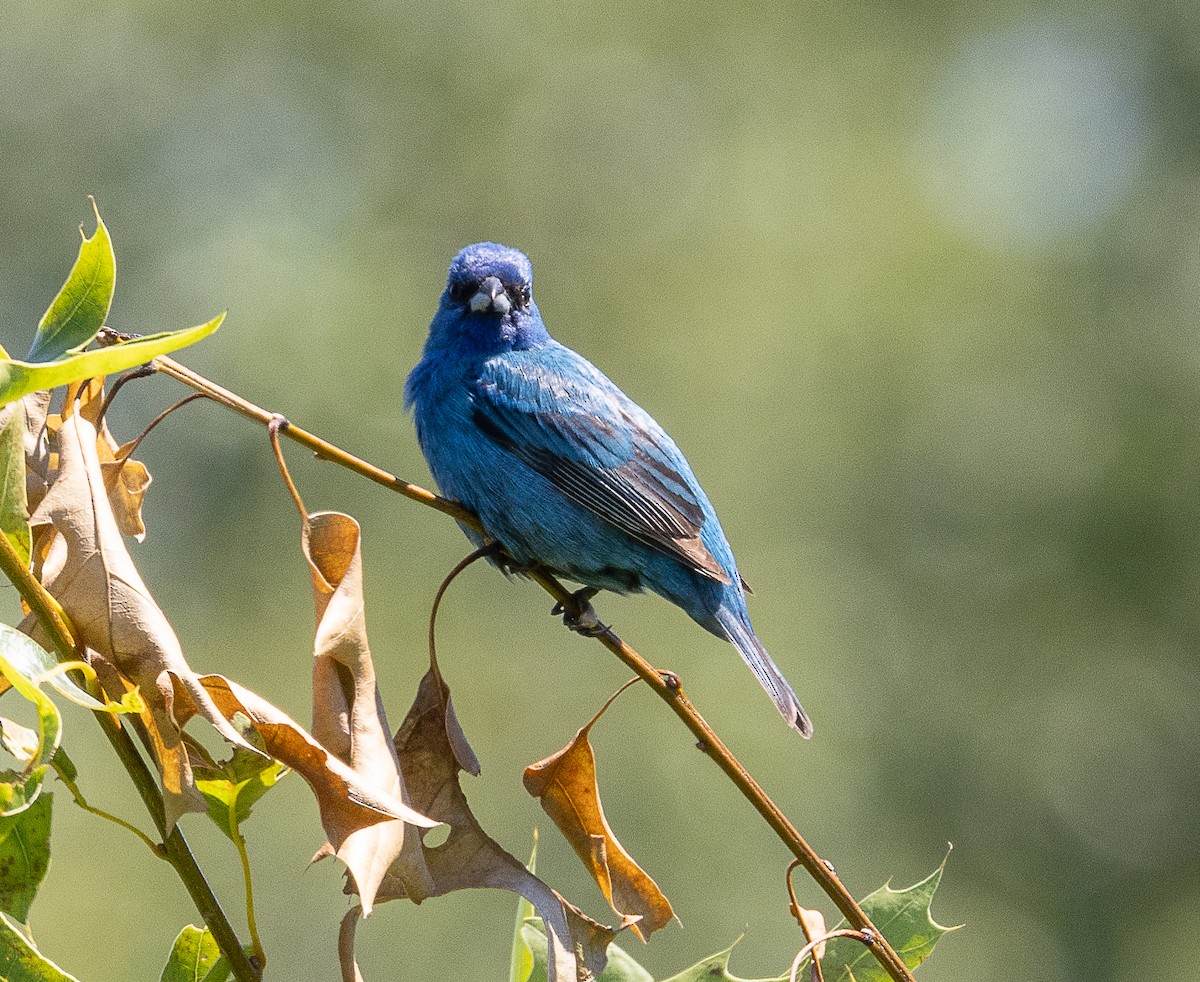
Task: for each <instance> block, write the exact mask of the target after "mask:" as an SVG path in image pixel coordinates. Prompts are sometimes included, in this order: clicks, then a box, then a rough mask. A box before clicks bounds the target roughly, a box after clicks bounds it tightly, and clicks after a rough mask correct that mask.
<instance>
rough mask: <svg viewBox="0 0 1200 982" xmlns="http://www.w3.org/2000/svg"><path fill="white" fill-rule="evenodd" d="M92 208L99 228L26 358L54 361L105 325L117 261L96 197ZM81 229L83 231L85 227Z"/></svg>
mask: <svg viewBox="0 0 1200 982" xmlns="http://www.w3.org/2000/svg"><path fill="white" fill-rule="evenodd" d="M92 209H93V210H94V211H95V212H96V231H95V232H94V233H93V235H92V237H91V238H90V239H89V238H88V237H87V236H84V238H83V242H82V243H81V244H80V246H79V256H78V257H77V258H76V260H75V265H74V266H72V267H71V272H70V273H69V274H68V275H67V281H66V282H65V283H64V284H63V285H62V289H60V290H59V291H58V296H56V297H55V298H54V300H53V301H51V303H50V306H49V307H48V308H47V310H46V313H45V314H43V315H42V319H41V322H40V323H39V324H38V329H37V334H35V335H34V338H33V344H32V345H31V346H30V348H29V354H28V355H26V360H27V361H30V362H39V363H40V362H49V361H55V360H56V359H58V358H61V357H62V356H63V355H65V354H67V353H68V352H70V351H76V350H79V349H81V348H82V347H83V346H84V345H86V344H87V343H88V342H89V341H91V340H92V338H94V337H95V336H96V333H97V332H98V331H99V330H100V328H101V327H103V326H104V318H106V317H107V316H108V311H109V308H110V307H111V306H112V298H113V287H114V284H115V283H116V276H117V265H116V258H115V257H114V256H113V248H112V240H111V239H110V238H109V237H108V229H107V228H105V226H104V221H103V219H101V217H100V210H99V209H98V208H97V207H96V202H95V200H94V199H93V201H92ZM79 231H80V233H81V234H82V232H83V228H82V227H80V230H79ZM84 377H86V376H84ZM43 388H49V386H43Z"/></svg>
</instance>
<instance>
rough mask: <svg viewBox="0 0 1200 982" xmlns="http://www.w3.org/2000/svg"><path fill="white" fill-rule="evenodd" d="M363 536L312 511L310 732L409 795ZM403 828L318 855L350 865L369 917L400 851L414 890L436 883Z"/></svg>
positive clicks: (382, 828)
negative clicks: (366, 598) (371, 634)
mask: <svg viewBox="0 0 1200 982" xmlns="http://www.w3.org/2000/svg"><path fill="white" fill-rule="evenodd" d="M361 538H362V531H361V529H360V528H359V525H358V522H356V521H355V520H354V519H353V518H351V517H350V516H349V515H343V514H340V513H338V512H319V513H317V514H314V515H309V516H308V520H307V521H306V522H305V524H304V535H303V541H302V545H303V549H304V556H305V558H306V559H307V560H308V565H309V570H310V572H311V573H312V583H313V601H314V603H315V605H316V611H317V633H316V643H315V646H314V653H315V658H314V661H313V725H312V733H313V736H314V737H315V738H316V739H317V740H318V741H320V743H321V744H323V745H324V746H325V747H326V748H327V749H328V750H329V751H330V752H332V753H334V754H336V755H337V756H338V757H339V758H340V759H341V760H342V761H343V762H344V763H346V764H348V765H350V767H351V768H352V769H353V770H354V772H355V773H357V774H360V775H362V777H363V778H365V779H366V780H368V781H369V782H370V783H371V784H372V785H373V786H375V787H378V788H380V789H381V790H383V791H386V792H387V793H388V794H389V795H392V796H393V797H395V798H398V799H400V800H401V801H407V800H408V796H407V793H406V791H405V788H404V779H403V776H402V774H401V771H400V759H399V757H397V755H396V745H395V744H394V743H393V742H392V737H391V731H390V730H389V729H388V724H387V717H386V716H385V715H384V710H383V700H382V699H381V698H380V696H379V688H378V686H377V685H376V683H375V666H374V663H373V662H372V661H371V649H370V645H369V644H368V642H367V626H366V616H365V611H364V606H363V583H362V551H361ZM405 833H406V829H405V825H404V822H401V821H390V822H379V823H377V824H375V825H371V826H369V827H367V828H362V829H358V830H356V831H354V832H351V833H350V834H349V835H347V836H346V837H345V839H344V840H343V841H342V842H341V844H340V846H338V847H337V848H336V850H335V849H334V848H333V847H332V845H331V844H326V846H323V847H322V848H321V850H320V851H319V852H318V853H317V856H316V857H315V858H318V859H319V858H322V857H324V856H327V855H334V856H336V857H337V858H338V859H340V860H341V861H342V862H343V863H345V864H346V867H347V869H349V871H350V874H351V876H353V877H354V882H355V885H356V887H357V892H358V895H359V899H360V902H361V904H362V916H363V917H366V916H367V915H368V914H370V913H371V907H372V905H373V904H374V902H375V891H376V890H377V889H378V888H379V884H380V883H381V882H382V880H383V877H384V874H385V873H387V871H388V868H389V867H390V866H391V865H392V863H393V862H394V861H395V860H396V859H397V858H398V857H400V856H401V855H402V854H404V855H406V856H407V857H408V861H407V862H406V863H404V864H402V866H403V868H406V869H412V870H414V871H415V873H416V875H418V876H420V878H421V882H420V883H419V884H415V885H414V888H415V890H416V892H423V891H426V890H428V889H429V888H430V887H431V886H432V884H430V883H429V882H428V872H427V871H425V870H424V863H423V860H422V858H421V843H420V839H419V838H418V837H417V836H415V835H406V834H405Z"/></svg>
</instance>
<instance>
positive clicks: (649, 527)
mask: <svg viewBox="0 0 1200 982" xmlns="http://www.w3.org/2000/svg"><path fill="white" fill-rule="evenodd" d="M539 354H540V356H541V357H539V358H538V359H536V360H535V359H534V358H533V357H531V353H530V352H511V353H509V354H507V355H505V356H503V357H502V358H499V359H493V360H492V361H491V362H489V363H488V366H487V369H486V371H485V372H484V373H483V375H482V377H481V378H480V380H479V382H478V383H477V385H476V386H475V388H474V390H473V392H472V398H473V403H474V420H475V424H476V425H477V426H478V427H479V428H480V430H481V431H482V432H483V433H485V434H486V435H487V436H488V437H489V438H491V439H492V440H493V441H494V442H496V443H497V444H499V445H500V446H502V447H504V448H505V449H506V450H507V451H508V452H509V453H511V454H512V455H513V456H515V457H516V458H517V459H519V460H521V461H522V462H523V463H525V464H526V465H527V466H528V467H530V468H532V469H533V470H535V471H537V472H538V473H539V474H541V475H542V476H543V477H545V478H546V479H547V480H548V481H549V482H550V483H551V484H553V485H554V487H555V488H556V489H557V490H558V491H559V492H561V493H562V494H563V495H564V496H565V497H567V498H569V499H570V500H571V501H573V502H575V503H576V504H578V505H580V506H581V507H583V508H586V509H587V510H588V511H590V512H592V513H593V514H595V515H598V516H600V517H601V518H603V519H604V520H605V521H607V522H609V523H611V524H612V525H613V526H615V527H616V528H618V529H620V530H621V531H623V532H625V533H626V534H627V535H629V536H631V537H632V538H634V539H636V540H637V541H639V542H641V543H643V544H645V545H647V546H650V547H651V548H653V549H655V550H657V551H658V552H661V553H664V554H665V555H668V556H671V557H672V558H674V559H676V560H678V561H680V562H682V563H684V564H685V565H686V566H688V567H690V568H691V569H693V570H695V571H696V572H698V573H700V574H702V575H704V576H707V577H710V578H711V579H714V580H719V581H720V582H722V583H728V582H729V575H728V574H727V573H726V572H725V570H724V569H723V568H722V567H721V565H720V563H718V562H717V560H716V559H715V558H714V557H713V555H712V553H711V552H710V551H709V550H708V548H707V547H706V546H705V545H704V543H703V542H702V541H701V539H700V531H701V529H702V528H703V526H704V507H703V505H702V504H701V503H700V501H699V499H698V498H697V496H696V492H695V491H693V489H692V483H691V481H692V480H694V479H690V475H685V474H684V473H681V471H680V468H679V466H678V465H676V464H675V462H674V458H679V459H680V460H682V458H681V457H680V456H679V451H678V450H677V449H676V448H675V446H674V444H672V443H671V442H670V439H669V438H668V437H667V436H666V434H664V433H663V432H662V431H661V429H659V428H658V427H657V425H656V424H654V423H653V421H652V420H650V419H649V417H648V416H646V415H645V413H643V412H642V411H641V410H640V409H638V407H637V406H635V405H634V404H633V403H632V402H630V401H629V399H628V398H627V397H626V396H625V395H624V394H623V393H621V391H620V390H619V389H617V388H616V386H614V385H613V384H612V382H610V381H609V380H608V379H607V378H606V377H605V376H604V375H602V374H601V373H600V372H599V371H598V370H597V369H596V368H595V367H594V366H593V365H592V364H591V363H590V362H587V361H585V360H584V359H583V358H581V357H580V356H579V355H576V354H575V353H574V352H572V351H570V350H569V349H567V348H563V347H561V346H555V349H554V350H553V352H551V353H550V357H549V358H547V357H546V354H547V353H546V350H545V349H541V350H540V352H539ZM547 362H549V364H547ZM682 466H683V467H684V468H686V466H687V465H686V463H684V464H683V465H682Z"/></svg>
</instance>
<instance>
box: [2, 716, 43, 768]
mask: <svg viewBox="0 0 1200 982" xmlns="http://www.w3.org/2000/svg"><path fill="white" fill-rule="evenodd" d="M40 742H41V741H40V739H39V738H38V734H37V730H31V729H30V728H29V727H28V726H22V725H21V724H20V723H17V722H14V721H13V720H11V719H9V718H8V717H6V716H0V746H2V747H4V749H5V750H7V751H8V752H9V753H10V754H12V755H13V756H14V757H16V758H17V760H19V761H20V762H21V763H22V764H25V763H28V762H29V761H31V760H33V758H34V757H35V756H37V752H38V744H39V743H40Z"/></svg>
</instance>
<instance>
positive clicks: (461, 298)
mask: <svg viewBox="0 0 1200 982" xmlns="http://www.w3.org/2000/svg"><path fill="white" fill-rule="evenodd" d="M472 290H473V287H472V285H471V284H470V283H467V282H465V281H463V280H457V281H455V282H454V283H451V284H450V299H451V300H452V301H454V303H464V302H465V301H466V300H467V298H468V297H469V296H470V295H471V292H472Z"/></svg>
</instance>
